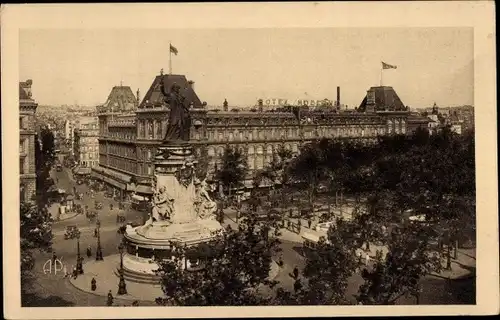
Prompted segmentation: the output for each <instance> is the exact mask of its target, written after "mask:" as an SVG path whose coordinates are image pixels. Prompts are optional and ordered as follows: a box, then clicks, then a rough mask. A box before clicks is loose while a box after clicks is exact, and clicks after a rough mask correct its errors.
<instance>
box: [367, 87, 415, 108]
mask: <svg viewBox="0 0 500 320" xmlns="http://www.w3.org/2000/svg"><path fill="white" fill-rule="evenodd" d="M369 95H371V96H372V97H373V98H374V101H373V102H372V101H370V100H371V98H372V97H369ZM369 98H370V99H369ZM369 104H371V106H373V107H374V111H405V110H406V107H405V105H404V104H403V102H402V101H401V99H400V98H399V96H398V94H397V93H396V91H395V90H394V88H392V87H388V86H381V87H371V88H370V90H368V92H367V94H366V96H365V98H364V99H363V101H362V102H361V104H360V105H359V108H358V110H359V111H366V110H367V106H370V105H369Z"/></svg>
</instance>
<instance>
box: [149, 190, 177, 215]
mask: <svg viewBox="0 0 500 320" xmlns="http://www.w3.org/2000/svg"><path fill="white" fill-rule="evenodd" d="M173 212H174V199H173V198H172V197H171V196H170V195H169V194H168V193H167V188H165V186H161V187H160V188H159V189H158V190H156V191H155V194H154V195H153V210H152V211H151V217H150V221H164V220H169V219H170V216H171V215H172V213H173Z"/></svg>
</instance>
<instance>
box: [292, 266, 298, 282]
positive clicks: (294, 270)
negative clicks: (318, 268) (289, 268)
mask: <svg viewBox="0 0 500 320" xmlns="http://www.w3.org/2000/svg"><path fill="white" fill-rule="evenodd" d="M293 277H294V278H295V279H297V278H298V277H299V268H297V266H295V267H294V268H293Z"/></svg>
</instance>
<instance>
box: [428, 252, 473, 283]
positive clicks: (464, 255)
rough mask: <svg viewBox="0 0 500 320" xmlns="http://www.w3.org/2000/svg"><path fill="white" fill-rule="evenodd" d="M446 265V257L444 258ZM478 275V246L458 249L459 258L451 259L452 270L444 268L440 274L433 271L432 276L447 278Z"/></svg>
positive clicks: (444, 264)
mask: <svg viewBox="0 0 500 320" xmlns="http://www.w3.org/2000/svg"><path fill="white" fill-rule="evenodd" d="M443 266H446V258H445V259H443ZM475 275H476V248H471V249H458V252H457V259H453V257H452V259H451V270H442V271H441V272H440V273H439V274H438V273H432V274H431V276H434V277H438V278H445V279H451V280H454V279H463V278H467V277H474V276H475Z"/></svg>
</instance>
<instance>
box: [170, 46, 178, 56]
mask: <svg viewBox="0 0 500 320" xmlns="http://www.w3.org/2000/svg"><path fill="white" fill-rule="evenodd" d="M170 52H172V53H173V54H175V55H177V54H178V53H179V51H178V50H177V48H176V47H174V46H173V45H172V44H170Z"/></svg>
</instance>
